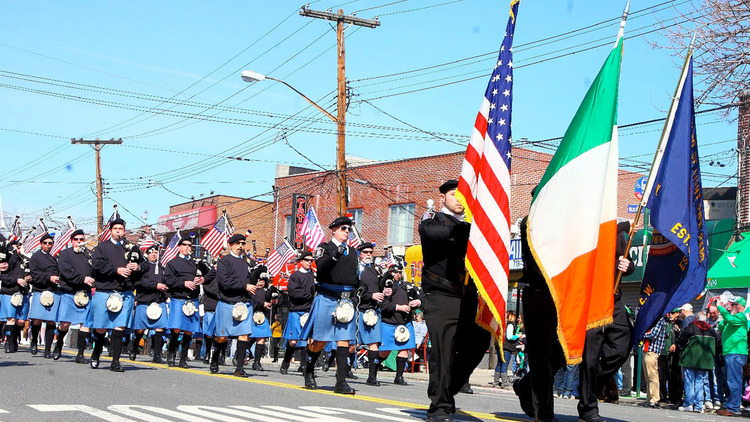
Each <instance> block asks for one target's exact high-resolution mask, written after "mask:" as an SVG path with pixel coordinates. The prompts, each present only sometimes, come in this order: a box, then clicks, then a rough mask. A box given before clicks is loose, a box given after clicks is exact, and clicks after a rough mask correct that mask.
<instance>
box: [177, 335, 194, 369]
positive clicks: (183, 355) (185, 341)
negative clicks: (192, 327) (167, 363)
mask: <svg viewBox="0 0 750 422" xmlns="http://www.w3.org/2000/svg"><path fill="white" fill-rule="evenodd" d="M192 339H193V336H192V335H190V334H185V333H182V350H180V364H179V365H177V366H179V367H180V368H187V367H188V364H187V355H188V350H190V341H191V340H192Z"/></svg>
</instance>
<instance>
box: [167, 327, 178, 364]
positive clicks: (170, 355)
mask: <svg viewBox="0 0 750 422" xmlns="http://www.w3.org/2000/svg"><path fill="white" fill-rule="evenodd" d="M179 341H180V333H175V332H172V333H171V334H170V336H169V346H167V366H176V363H175V362H176V360H177V359H176V358H177V346H178V343H179Z"/></svg>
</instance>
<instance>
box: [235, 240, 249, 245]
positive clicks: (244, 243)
mask: <svg viewBox="0 0 750 422" xmlns="http://www.w3.org/2000/svg"><path fill="white" fill-rule="evenodd" d="M237 243H239V244H240V245H247V242H242V241H240V242H237Z"/></svg>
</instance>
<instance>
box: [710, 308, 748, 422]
mask: <svg viewBox="0 0 750 422" xmlns="http://www.w3.org/2000/svg"><path fill="white" fill-rule="evenodd" d="M745 305H746V301H745V299H743V298H741V297H735V298H733V299H732V300H730V301H729V302H727V303H720V304H719V312H720V313H721V316H722V317H723V318H724V319H723V320H722V321H721V322H719V332H720V333H721V347H722V352H723V354H724V366H725V367H726V371H727V389H728V390H729V397H727V398H726V400H725V402H724V407H725V409H721V410H719V411H717V412H716V414H717V415H721V416H738V415H740V399H741V397H742V393H743V391H742V390H743V386H742V367H743V366H745V364H746V363H747V332H748V330H749V329H750V320H748V317H747V315H746V313H745V312H746V310H745Z"/></svg>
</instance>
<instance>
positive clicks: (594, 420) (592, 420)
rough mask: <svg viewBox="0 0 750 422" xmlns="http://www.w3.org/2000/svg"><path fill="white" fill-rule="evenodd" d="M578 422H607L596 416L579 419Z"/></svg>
mask: <svg viewBox="0 0 750 422" xmlns="http://www.w3.org/2000/svg"><path fill="white" fill-rule="evenodd" d="M578 422H607V421H605V420H604V419H602V417H601V416H599V415H595V416H591V417H588V418H578Z"/></svg>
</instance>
